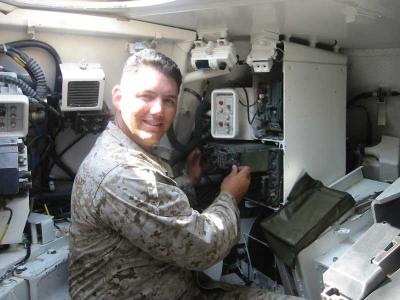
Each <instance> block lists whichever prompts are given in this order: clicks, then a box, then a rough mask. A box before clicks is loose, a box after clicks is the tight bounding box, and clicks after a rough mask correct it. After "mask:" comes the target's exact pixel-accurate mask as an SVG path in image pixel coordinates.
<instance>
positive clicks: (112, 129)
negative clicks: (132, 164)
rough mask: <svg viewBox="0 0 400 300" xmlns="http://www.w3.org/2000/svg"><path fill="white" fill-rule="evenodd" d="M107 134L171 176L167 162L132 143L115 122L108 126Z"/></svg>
mask: <svg viewBox="0 0 400 300" xmlns="http://www.w3.org/2000/svg"><path fill="white" fill-rule="evenodd" d="M104 133H105V134H108V135H110V136H112V137H113V138H114V139H116V140H117V141H118V143H119V144H120V145H121V146H123V147H126V148H128V149H129V150H131V151H132V150H133V151H137V152H139V153H140V155H141V156H142V157H143V158H144V159H146V160H147V161H149V162H150V163H151V164H153V165H155V166H158V167H161V168H162V170H163V171H164V173H166V174H169V173H170V172H167V169H168V168H166V167H165V162H164V161H162V160H161V158H159V157H157V156H156V155H155V154H153V153H149V152H147V151H146V150H145V149H143V148H142V147H140V146H139V145H138V144H136V143H135V142H134V141H132V140H131V139H130V138H129V137H128V136H127V135H126V134H125V133H124V132H123V131H122V130H121V129H120V128H119V127H118V126H117V125H115V123H114V122H113V121H110V122H109V123H108V125H107V128H106V130H105V131H104Z"/></svg>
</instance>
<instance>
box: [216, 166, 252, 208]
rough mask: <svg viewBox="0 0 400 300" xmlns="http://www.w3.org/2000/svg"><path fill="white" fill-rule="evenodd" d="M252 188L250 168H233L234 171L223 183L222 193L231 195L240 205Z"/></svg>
mask: <svg viewBox="0 0 400 300" xmlns="http://www.w3.org/2000/svg"><path fill="white" fill-rule="evenodd" d="M249 186H250V168H249V167H247V166H242V167H239V168H238V167H237V166H235V165H233V166H232V171H231V172H230V173H229V175H228V176H226V177H225V179H224V181H222V183H221V192H228V193H230V194H231V195H232V196H233V197H234V198H235V199H236V202H237V203H238V204H239V203H240V201H242V198H243V196H244V195H245V194H246V192H247V190H248V189H249Z"/></svg>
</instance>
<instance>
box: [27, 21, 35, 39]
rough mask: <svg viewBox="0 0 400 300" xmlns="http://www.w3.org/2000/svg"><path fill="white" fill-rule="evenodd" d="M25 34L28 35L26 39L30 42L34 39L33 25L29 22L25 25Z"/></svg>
mask: <svg viewBox="0 0 400 300" xmlns="http://www.w3.org/2000/svg"><path fill="white" fill-rule="evenodd" d="M26 34H27V35H28V39H30V40H34V39H35V38H36V36H35V35H36V32H35V25H33V24H32V22H31V21H29V20H28V23H27V30H26Z"/></svg>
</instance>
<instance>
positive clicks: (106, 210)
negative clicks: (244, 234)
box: [94, 166, 239, 270]
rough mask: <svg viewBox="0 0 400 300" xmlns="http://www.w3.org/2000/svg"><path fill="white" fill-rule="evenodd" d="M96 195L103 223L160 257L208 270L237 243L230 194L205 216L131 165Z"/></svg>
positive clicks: (183, 197) (150, 173)
mask: <svg viewBox="0 0 400 300" xmlns="http://www.w3.org/2000/svg"><path fill="white" fill-rule="evenodd" d="M97 193H98V194H97V195H96V199H98V201H95V202H94V205H95V208H96V209H97V214H98V216H99V218H100V221H101V222H102V223H103V224H104V225H105V226H107V227H111V228H112V229H113V230H114V231H116V232H117V233H118V234H120V235H121V236H123V237H124V238H126V239H128V240H129V241H131V242H132V244H134V245H135V246H136V247H139V248H140V249H142V250H143V251H145V252H146V253H148V254H149V255H151V256H152V257H154V258H155V259H158V260H161V261H164V262H167V263H171V264H175V265H178V266H181V267H184V268H186V269H191V270H203V269H206V268H208V267H209V266H211V265H213V264H214V263H216V262H217V261H219V260H221V259H222V258H223V257H225V256H226V255H227V254H228V253H229V250H230V249H231V247H232V246H233V245H234V244H235V243H236V240H237V237H238V219H239V211H238V208H237V205H236V201H235V200H234V199H233V198H232V196H231V195H230V194H228V193H220V194H219V195H218V196H217V198H216V199H215V200H214V202H213V203H212V204H211V205H210V207H208V208H207V209H206V210H205V211H204V212H203V213H201V214H200V213H199V212H197V211H195V210H193V209H192V208H191V207H190V205H189V202H188V199H187V197H186V195H185V193H184V192H183V191H182V190H181V189H179V188H178V187H175V186H173V185H169V184H167V183H163V182H162V180H160V179H159V178H158V177H157V176H156V175H155V173H154V172H153V171H150V170H146V169H138V168H134V167H130V166H125V167H118V168H116V169H114V170H113V171H111V172H110V173H109V174H108V175H107V176H106V177H105V179H104V180H103V182H102V184H101V186H100V188H99V190H98V192H97Z"/></svg>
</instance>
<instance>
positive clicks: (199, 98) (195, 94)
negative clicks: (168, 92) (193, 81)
mask: <svg viewBox="0 0 400 300" xmlns="http://www.w3.org/2000/svg"><path fill="white" fill-rule="evenodd" d="M183 91H184V92H188V93H190V94H192V95H193V96H195V97H196V98H197V100H199V102H202V101H203V98H202V97H201V96H200V94H199V93H198V92H196V91H195V90H192V89H191V88H186V87H185V88H184V89H183Z"/></svg>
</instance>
